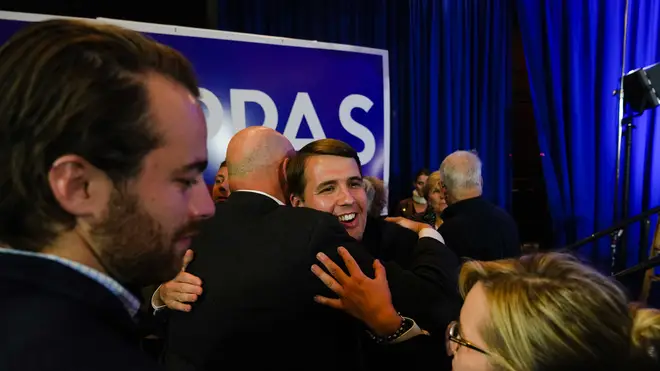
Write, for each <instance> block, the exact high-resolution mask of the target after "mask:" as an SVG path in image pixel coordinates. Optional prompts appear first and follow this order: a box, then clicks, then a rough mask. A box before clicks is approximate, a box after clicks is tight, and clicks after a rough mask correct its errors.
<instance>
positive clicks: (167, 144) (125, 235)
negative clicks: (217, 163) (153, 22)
mask: <svg viewBox="0 0 660 371" xmlns="http://www.w3.org/2000/svg"><path fill="white" fill-rule="evenodd" d="M0 60H1V61H2V63H1V64H0V91H2V92H3V96H2V99H0V112H1V114H0V158H1V159H2V161H0V241H1V242H0V246H3V247H2V248H0V290H1V291H2V292H3V305H2V307H1V308H0V328H2V331H0V349H2V351H0V369H2V370H6V371H13V370H16V371H18V370H20V371H30V370H72V371H78V370H80V371H82V370H91V369H93V370H108V371H109V370H113V371H114V370H131V371H133V370H141V371H144V370H154V369H156V368H157V365H155V363H154V362H153V361H151V360H150V359H148V358H147V357H146V356H145V355H143V354H142V353H141V352H140V350H139V345H138V341H139V339H138V338H137V337H136V335H137V334H136V331H135V330H136V329H135V322H134V318H133V317H134V315H135V314H136V312H137V310H138V307H139V300H138V299H137V298H136V297H135V296H134V295H133V294H132V292H131V291H132V290H130V289H129V288H137V287H140V286H143V285H148V284H152V283H158V282H162V281H164V280H168V279H171V278H172V277H174V276H175V275H176V274H177V272H179V271H180V269H181V262H182V257H183V255H184V253H185V252H186V250H187V249H188V247H189V245H190V242H191V237H192V236H193V235H194V234H195V233H196V226H197V224H198V222H199V221H200V220H201V219H203V218H206V217H208V216H210V215H212V213H213V204H212V202H211V198H210V197H209V194H208V191H207V189H206V188H205V186H204V184H203V182H202V181H201V180H202V171H203V170H204V168H205V167H206V159H207V153H206V146H205V144H206V123H205V120H204V115H203V113H202V110H201V108H200V106H199V103H198V101H197V97H198V96H199V90H198V88H197V81H196V78H195V75H194V72H193V70H192V67H191V65H190V63H189V62H188V61H187V60H186V59H185V58H184V57H183V56H182V55H181V54H179V53H178V52H176V51H174V50H173V49H171V48H169V47H166V46H164V45H162V44H158V43H156V42H154V41H153V40H151V39H148V38H147V37H145V36H143V35H141V34H139V33H137V32H134V31H130V30H126V29H122V28H119V27H116V26H110V25H102V24H100V23H91V22H86V21H79V20H50V21H45V22H40V23H32V24H30V25H28V26H27V27H26V28H24V29H23V30H21V31H19V32H18V33H16V34H15V35H14V36H12V38H10V40H9V41H7V42H6V43H5V44H4V45H3V46H2V47H1V48H0Z"/></svg>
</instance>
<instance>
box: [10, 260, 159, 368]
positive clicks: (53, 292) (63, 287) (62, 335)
mask: <svg viewBox="0 0 660 371" xmlns="http://www.w3.org/2000/svg"><path fill="white" fill-rule="evenodd" d="M0 292H2V305H0V370H3V371H33V370H34V371H37V370H38V371H51V370H52V371H61V370H67V371H89V370H107V371H117V370H130V371H137V370H142V371H144V370H159V369H160V368H159V367H158V365H157V364H156V363H155V361H153V360H151V359H149V358H147V357H146V356H145V355H144V354H143V353H142V352H141V351H140V349H139V337H138V336H137V331H136V327H135V324H134V322H133V320H132V319H131V318H130V316H129V314H128V312H127V311H126V308H124V306H123V305H122V303H121V302H120V301H119V299H118V298H117V297H116V296H115V295H114V294H113V293H111V292H110V291H108V289H106V288H105V287H103V286H102V285H100V284H99V283H97V282H96V281H94V280H92V279H90V278H88V277H86V276H84V275H82V274H80V273H78V272H76V271H75V270H73V269H71V268H69V267H67V266H64V265H62V264H60V263H58V262H54V261H51V260H47V259H42V258H37V257H27V256H20V255H13V254H4V253H0Z"/></svg>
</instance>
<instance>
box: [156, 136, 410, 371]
mask: <svg viewBox="0 0 660 371" xmlns="http://www.w3.org/2000/svg"><path fill="white" fill-rule="evenodd" d="M293 154H294V149H293V147H292V146H291V143H289V141H288V140H287V139H286V138H285V137H284V136H282V135H281V134H279V133H277V132H276V131H274V130H272V129H268V128H264V127H250V128H248V129H245V130H242V131H240V132H239V133H237V134H236V135H235V136H234V137H233V138H232V140H231V141H230V143H229V146H228V149H227V167H228V173H229V189H230V191H231V195H230V196H229V198H228V199H227V201H226V202H224V203H221V204H218V205H217V208H216V213H215V216H214V217H213V218H211V219H209V220H208V221H207V223H206V225H205V226H203V227H202V230H201V233H200V234H199V236H198V238H197V239H196V240H195V241H194V242H193V245H192V249H193V250H194V251H195V259H194V260H193V261H192V263H190V265H189V266H188V268H187V271H188V272H190V273H191V274H192V275H194V276H197V277H201V278H202V280H203V284H202V288H203V294H202V295H201V296H199V298H198V300H197V301H196V302H195V305H194V306H192V310H191V311H190V312H178V311H177V312H172V313H171V316H170V318H169V321H170V322H169V326H168V333H167V342H168V343H167V352H166V354H165V361H166V366H167V368H168V369H170V370H183V371H185V370H216V369H225V368H236V367H240V368H242V369H247V370H259V369H280V368H282V369H293V370H298V369H308V368H314V369H316V370H319V369H320V370H336V369H340V368H341V369H346V368H349V369H352V370H355V369H357V370H359V369H361V368H362V365H361V364H360V362H361V351H360V344H359V338H360V337H359V334H360V333H361V331H364V327H362V325H360V324H359V323H357V322H356V321H355V320H354V319H352V318H351V317H349V316H347V315H346V314H344V313H342V312H340V311H336V310H332V309H330V308H327V307H324V306H322V305H319V304H318V303H316V302H314V297H315V296H316V295H324V296H328V295H331V294H332V292H331V291H330V290H329V289H328V288H327V287H326V286H325V285H324V284H323V283H322V282H321V281H320V280H318V279H317V278H316V277H315V276H314V274H313V273H312V272H311V271H310V267H311V266H312V265H313V264H314V263H316V262H317V255H318V254H325V255H326V256H328V257H330V258H331V259H333V260H335V261H338V262H341V259H340V258H339V255H338V253H337V248H338V247H339V246H344V247H346V249H347V250H348V251H349V252H350V253H351V255H353V257H354V258H355V259H356V261H358V262H359V264H360V266H361V268H362V269H364V270H365V273H367V274H369V275H373V269H372V267H373V264H374V261H373V258H372V257H370V256H369V255H368V254H367V252H366V250H365V249H364V248H363V247H361V246H358V245H357V242H356V241H355V240H354V239H353V238H351V237H350V236H349V235H348V234H347V233H346V231H345V229H344V227H342V225H341V224H340V223H339V221H338V220H337V218H336V217H335V216H333V215H331V214H329V213H324V212H320V211H317V210H313V209H309V208H292V207H281V206H282V205H284V204H285V201H286V200H287V192H286V187H285V183H286V182H285V167H286V163H287V159H288V158H289V156H291V155H293ZM391 314H392V313H382V316H380V314H379V317H384V318H385V317H387V318H389V316H390V315H391ZM394 314H395V315H394V316H393V319H394V320H393V321H389V322H387V323H378V324H377V325H375V326H371V330H372V332H373V333H374V334H375V335H376V336H377V337H379V338H381V337H382V338H383V339H387V337H388V336H390V335H394V334H396V333H397V332H398V331H401V330H405V331H408V329H410V328H412V327H411V325H410V324H409V322H407V321H405V320H404V319H403V318H401V317H399V316H397V315H396V313H394ZM367 325H368V326H369V325H370V324H369V323H368V324H367Z"/></svg>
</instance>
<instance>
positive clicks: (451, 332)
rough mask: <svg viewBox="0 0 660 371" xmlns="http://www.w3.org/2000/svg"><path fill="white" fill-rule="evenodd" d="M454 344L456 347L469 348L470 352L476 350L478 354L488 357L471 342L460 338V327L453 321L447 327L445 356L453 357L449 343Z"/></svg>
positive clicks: (485, 352)
mask: <svg viewBox="0 0 660 371" xmlns="http://www.w3.org/2000/svg"><path fill="white" fill-rule="evenodd" d="M450 341H451V342H454V343H456V344H458V345H462V346H464V347H466V348H470V349H472V350H476V351H477V352H479V353H483V354H486V355H488V352H487V351H485V350H483V349H481V348H479V347H478V346H476V345H474V344H472V343H471V342H469V341H467V340H465V339H463V337H462V336H461V331H460V325H459V323H458V321H454V322H452V323H450V324H449V326H447V354H448V355H450V356H453V355H454V351H452V349H451V347H450V346H449V342H450Z"/></svg>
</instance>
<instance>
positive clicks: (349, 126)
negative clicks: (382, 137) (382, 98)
mask: <svg viewBox="0 0 660 371" xmlns="http://www.w3.org/2000/svg"><path fill="white" fill-rule="evenodd" d="M373 105H374V102H372V101H371V99H369V98H367V97H365V96H364V95H360V94H351V95H349V96H347V97H346V98H344V100H343V101H342V102H341V105H340V106H339V122H341V126H343V127H344V129H346V131H348V132H349V133H351V134H353V135H355V136H356V137H358V138H359V139H360V140H362V142H364V149H363V150H362V152H360V153H358V157H359V158H360V162H361V163H362V165H366V164H367V163H369V161H371V160H372V159H373V158H374V155H375V154H376V138H375V137H374V135H373V134H372V133H371V131H370V130H369V129H367V128H366V127H365V126H364V125H362V124H360V123H359V122H357V121H355V120H353V117H351V112H352V111H353V109H354V108H361V109H362V110H363V111H364V112H369V110H370V109H371V107H372V106H373Z"/></svg>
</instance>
